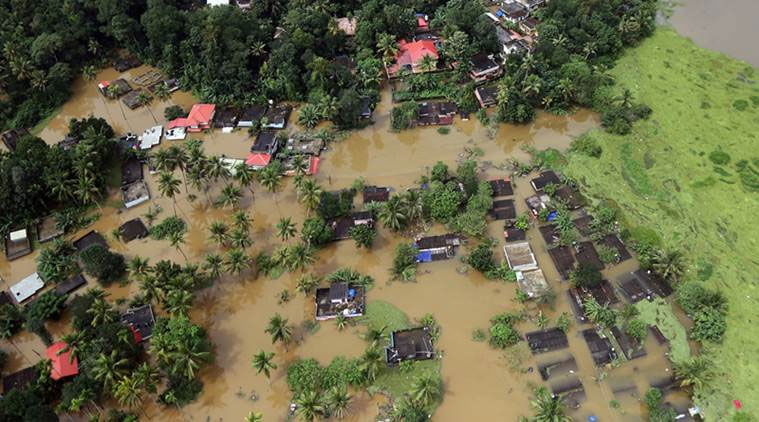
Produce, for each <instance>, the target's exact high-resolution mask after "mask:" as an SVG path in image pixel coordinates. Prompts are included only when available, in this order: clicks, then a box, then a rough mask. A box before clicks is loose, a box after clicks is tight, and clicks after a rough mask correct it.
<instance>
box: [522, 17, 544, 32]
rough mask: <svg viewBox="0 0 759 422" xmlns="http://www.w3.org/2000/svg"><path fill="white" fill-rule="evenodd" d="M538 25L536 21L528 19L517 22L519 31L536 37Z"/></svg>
mask: <svg viewBox="0 0 759 422" xmlns="http://www.w3.org/2000/svg"><path fill="white" fill-rule="evenodd" d="M539 23H540V22H538V20H537V19H535V18H532V17H530V18H527V19H524V20H522V21H520V22H519V29H521V30H522V32H524V33H525V34H529V35H533V36H537V35H538V24H539Z"/></svg>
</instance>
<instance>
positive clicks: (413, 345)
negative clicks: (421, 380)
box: [385, 327, 435, 366]
mask: <svg viewBox="0 0 759 422" xmlns="http://www.w3.org/2000/svg"><path fill="white" fill-rule="evenodd" d="M434 357H435V350H434V348H433V346H432V336H430V332H429V328H427V327H417V328H410V329H407V330H400V331H393V332H392V333H390V345H389V346H388V347H386V348H385V360H386V361H387V364H388V365H389V366H395V365H397V364H399V363H401V362H403V361H405V360H426V359H432V358H434Z"/></svg>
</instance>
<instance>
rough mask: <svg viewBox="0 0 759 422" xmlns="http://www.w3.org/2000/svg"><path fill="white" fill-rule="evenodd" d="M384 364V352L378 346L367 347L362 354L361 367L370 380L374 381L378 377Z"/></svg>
mask: <svg viewBox="0 0 759 422" xmlns="http://www.w3.org/2000/svg"><path fill="white" fill-rule="evenodd" d="M383 364H384V360H383V358H382V353H381V352H380V351H379V348H377V347H369V348H368V349H366V351H365V352H364V354H363V356H361V364H360V368H361V371H362V372H363V373H364V375H365V376H366V379H367V380H368V381H369V382H373V381H374V380H375V379H377V375H379V373H380V370H382V366H383Z"/></svg>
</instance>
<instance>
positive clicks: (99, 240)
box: [74, 230, 108, 252]
mask: <svg viewBox="0 0 759 422" xmlns="http://www.w3.org/2000/svg"><path fill="white" fill-rule="evenodd" d="M92 245H100V246H102V247H104V248H106V249H108V243H107V242H106V241H105V238H104V237H103V235H101V234H100V233H98V232H96V231H95V230H90V231H89V232H87V233H86V234H85V235H84V236H82V237H80V238H79V239H77V240H75V241H74V247H75V248H76V250H77V251H79V252H82V251H83V250H85V249H87V248H89V247H90V246H92Z"/></svg>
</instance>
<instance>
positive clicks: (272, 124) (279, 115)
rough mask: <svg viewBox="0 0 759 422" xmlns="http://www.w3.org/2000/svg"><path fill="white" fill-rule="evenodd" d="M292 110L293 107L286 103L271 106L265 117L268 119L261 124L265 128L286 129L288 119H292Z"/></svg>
mask: <svg viewBox="0 0 759 422" xmlns="http://www.w3.org/2000/svg"><path fill="white" fill-rule="evenodd" d="M292 110H293V109H292V107H290V106H286V105H279V106H276V107H272V108H270V109H269V110H267V111H266V114H264V117H263V118H264V119H266V122H265V123H266V124H263V125H261V126H262V127H263V128H264V129H284V128H285V127H286V126H287V121H288V120H289V119H290V113H292Z"/></svg>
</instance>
